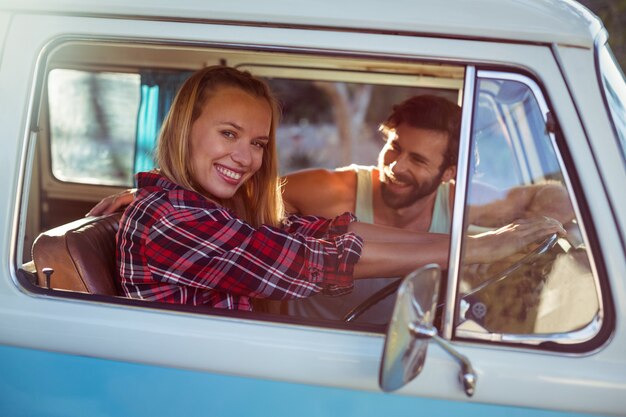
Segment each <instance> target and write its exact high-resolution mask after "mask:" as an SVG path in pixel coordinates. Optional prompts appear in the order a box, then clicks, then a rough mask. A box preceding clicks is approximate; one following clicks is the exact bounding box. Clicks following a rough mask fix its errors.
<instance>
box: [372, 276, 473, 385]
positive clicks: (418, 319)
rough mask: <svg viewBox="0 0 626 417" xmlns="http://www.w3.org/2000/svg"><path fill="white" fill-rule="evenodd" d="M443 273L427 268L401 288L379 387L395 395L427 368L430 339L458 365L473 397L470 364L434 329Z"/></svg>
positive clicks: (463, 383) (391, 324) (384, 355)
mask: <svg viewBox="0 0 626 417" xmlns="http://www.w3.org/2000/svg"><path fill="white" fill-rule="evenodd" d="M440 280H441V270H440V269H439V266H437V265H434V264H429V265H426V266H424V267H422V268H420V269H417V270H415V271H413V272H411V273H410V274H409V275H407V276H406V277H405V278H404V279H403V280H402V284H400V287H399V288H398V294H397V298H396V303H395V306H394V310H393V315H392V317H391V321H390V322H389V327H388V328H387V337H386V338H385V346H384V348H383V358H382V361H381V364H380V373H379V381H378V383H379V385H380V388H381V389H382V390H383V391H387V392H389V391H394V390H397V389H399V388H402V387H403V386H404V385H406V384H408V383H409V382H410V381H412V380H413V379H414V378H415V377H417V376H418V375H419V374H420V372H421V371H422V369H423V368H424V362H425V361H426V350H427V348H428V342H429V340H430V339H432V340H434V341H435V342H436V343H437V344H438V345H440V346H441V347H442V348H443V349H444V350H445V351H446V352H448V353H449V354H450V355H452V357H454V358H455V359H456V360H457V362H459V364H460V366H461V369H460V372H459V381H460V383H461V385H462V387H463V390H464V391H465V394H466V395H467V396H468V397H471V396H472V395H474V391H475V389H476V380H477V376H476V373H475V372H474V369H473V368H472V365H471V363H470V362H469V360H468V359H467V358H466V357H465V356H464V355H462V354H460V353H459V352H457V351H456V350H455V349H454V348H453V347H452V346H451V345H450V344H449V343H448V342H446V341H445V340H444V339H442V338H441V337H439V336H438V334H437V329H436V328H435V327H434V326H433V322H434V320H435V314H436V311H437V300H438V297H439V283H440Z"/></svg>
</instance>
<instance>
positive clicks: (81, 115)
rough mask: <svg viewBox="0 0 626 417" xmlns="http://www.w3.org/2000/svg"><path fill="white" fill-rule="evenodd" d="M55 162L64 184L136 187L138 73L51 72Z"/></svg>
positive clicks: (52, 138) (50, 96)
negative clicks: (134, 165) (132, 185)
mask: <svg viewBox="0 0 626 417" xmlns="http://www.w3.org/2000/svg"><path fill="white" fill-rule="evenodd" d="M48 102H49V109H50V130H51V132H50V140H51V163H52V173H53V175H54V176H55V177H56V178H57V179H59V180H62V181H69V182H79V183H88V184H102V185H105V184H106V185H121V186H128V185H131V184H132V175H133V172H132V166H133V155H134V147H135V134H136V130H137V110H138V107H139V75H137V74H127V73H119V72H118V73H112V72H90V71H77V70H68V69H55V70H52V71H51V72H50V74H49V77H48Z"/></svg>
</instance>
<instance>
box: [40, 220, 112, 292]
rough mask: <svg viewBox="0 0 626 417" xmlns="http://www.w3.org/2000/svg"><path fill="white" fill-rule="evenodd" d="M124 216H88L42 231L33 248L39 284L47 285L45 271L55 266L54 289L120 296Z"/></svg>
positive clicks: (52, 283) (51, 285)
mask: <svg viewBox="0 0 626 417" xmlns="http://www.w3.org/2000/svg"><path fill="white" fill-rule="evenodd" d="M120 217H121V213H113V214H109V215H106V216H99V217H86V218H84V219H80V220H76V221H74V222H71V223H68V224H65V225H62V226H59V227H56V228H54V229H51V230H48V231H47V232H44V233H42V234H40V235H39V236H38V237H37V239H35V242H34V243H33V249H32V255H33V261H34V263H35V267H36V269H37V282H38V285H39V286H41V287H46V275H45V274H44V272H43V270H44V268H51V269H52V270H53V272H52V274H51V275H50V288H55V289H62V290H70V291H79V292H86V293H91V294H104V295H118V294H119V292H118V290H117V285H116V280H115V273H116V272H115V271H116V265H115V248H116V247H115V234H116V233H117V229H118V227H119V220H120Z"/></svg>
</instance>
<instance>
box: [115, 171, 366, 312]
mask: <svg viewBox="0 0 626 417" xmlns="http://www.w3.org/2000/svg"><path fill="white" fill-rule="evenodd" d="M137 179H138V185H139V191H138V192H137V196H136V198H135V200H134V201H133V203H132V204H131V205H130V206H128V208H127V209H126V211H125V212H124V215H123V217H122V220H121V223H120V229H119V231H118V233H117V266H118V270H119V280H120V282H121V286H122V288H123V290H124V293H125V295H126V296H127V297H130V298H137V299H142V300H152V301H161V302H168V303H179V304H192V305H209V306H213V307H219V308H227V309H239V310H251V305H250V298H251V297H252V298H269V299H275V300H282V299H290V298H301V297H308V296H310V295H313V294H315V293H318V292H322V293H324V294H328V295H341V294H345V293H348V292H350V291H351V290H352V285H353V284H352V283H353V279H352V274H353V270H354V265H355V264H356V262H357V261H358V260H359V258H360V256H361V250H362V248H363V241H362V239H361V238H360V237H358V236H356V235H354V234H352V233H346V229H347V225H348V224H349V223H350V222H352V221H354V220H355V219H354V217H353V216H352V215H351V214H349V213H346V214H343V215H341V216H339V217H336V218H335V219H332V220H326V219H321V218H318V217H314V216H291V217H289V218H288V219H286V220H285V222H284V227H283V228H275V227H270V226H261V227H259V228H253V227H252V226H250V225H249V224H247V223H246V222H244V221H243V220H241V219H239V218H238V217H236V216H235V215H234V214H233V212H232V211H230V210H228V209H226V208H224V207H221V206H218V205H216V204H215V203H212V202H210V201H208V200H207V199H206V198H204V197H203V196H202V195H200V194H198V193H196V192H193V191H189V190H186V189H184V188H182V187H180V186H178V185H176V184H174V183H172V182H171V181H169V180H168V179H166V178H165V177H163V176H161V175H159V174H155V173H140V174H138V175H137Z"/></svg>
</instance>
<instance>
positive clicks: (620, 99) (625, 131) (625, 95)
mask: <svg viewBox="0 0 626 417" xmlns="http://www.w3.org/2000/svg"><path fill="white" fill-rule="evenodd" d="M599 62H600V72H601V75H602V85H603V86H604V92H605V97H606V101H607V103H608V106H609V109H610V111H611V117H612V118H613V126H614V128H615V131H616V134H617V137H618V138H619V142H620V145H621V148H622V155H623V156H624V157H625V158H626V82H624V73H623V72H622V70H621V69H620V67H619V65H618V64H617V62H616V61H615V57H614V56H613V53H612V52H611V50H610V48H609V46H608V44H605V45H604V46H603V47H602V48H600V50H599Z"/></svg>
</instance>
